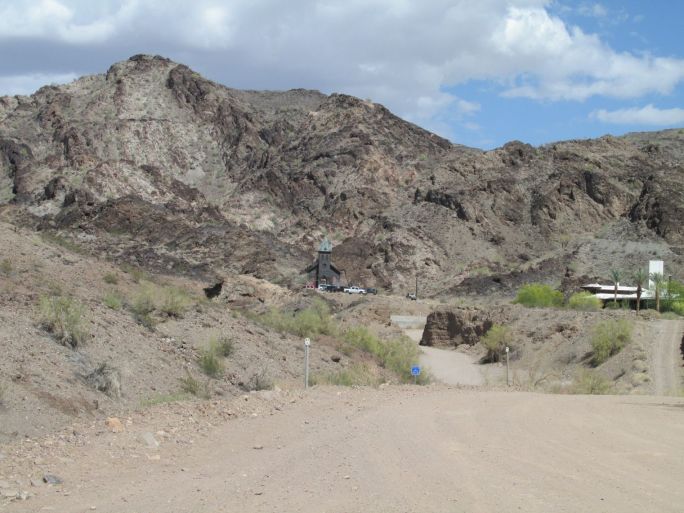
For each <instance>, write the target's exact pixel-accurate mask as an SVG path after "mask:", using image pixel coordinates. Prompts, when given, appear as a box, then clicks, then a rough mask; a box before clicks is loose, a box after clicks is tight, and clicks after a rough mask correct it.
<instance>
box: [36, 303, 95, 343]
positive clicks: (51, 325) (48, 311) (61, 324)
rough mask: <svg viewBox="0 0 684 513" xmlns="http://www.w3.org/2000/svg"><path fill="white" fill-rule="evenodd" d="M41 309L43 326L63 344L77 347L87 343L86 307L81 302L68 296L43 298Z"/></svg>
mask: <svg viewBox="0 0 684 513" xmlns="http://www.w3.org/2000/svg"><path fill="white" fill-rule="evenodd" d="M39 307H40V317H41V325H42V326H43V328H44V329H45V330H47V331H48V332H50V333H52V335H53V336H54V337H55V338H57V340H58V341H59V342H60V343H61V344H63V345H65V346H70V347H77V346H79V345H81V344H82V343H83V342H85V339H86V337H87V332H86V330H85V328H84V326H83V312H84V307H83V305H82V304H81V303H80V302H78V301H77V300H75V299H73V298H70V297H67V296H43V297H41V298H40V304H39Z"/></svg>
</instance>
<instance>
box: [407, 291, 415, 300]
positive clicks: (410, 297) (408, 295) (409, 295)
mask: <svg viewBox="0 0 684 513" xmlns="http://www.w3.org/2000/svg"><path fill="white" fill-rule="evenodd" d="M406 297H407V298H408V299H410V300H411V301H415V300H416V299H418V297H417V296H416V294H415V292H409V293H408V294H406Z"/></svg>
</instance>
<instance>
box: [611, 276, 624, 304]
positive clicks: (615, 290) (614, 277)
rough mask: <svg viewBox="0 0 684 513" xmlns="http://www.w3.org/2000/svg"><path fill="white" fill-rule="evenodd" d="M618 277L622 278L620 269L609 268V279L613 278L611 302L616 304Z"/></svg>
mask: <svg viewBox="0 0 684 513" xmlns="http://www.w3.org/2000/svg"><path fill="white" fill-rule="evenodd" d="M620 278H622V271H620V269H611V270H610V279H611V280H613V286H614V288H613V303H615V304H617V292H618V285H619V283H620Z"/></svg>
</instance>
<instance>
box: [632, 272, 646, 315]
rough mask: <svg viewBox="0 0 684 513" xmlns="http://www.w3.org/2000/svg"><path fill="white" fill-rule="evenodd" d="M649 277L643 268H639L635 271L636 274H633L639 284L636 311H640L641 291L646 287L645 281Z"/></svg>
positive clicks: (635, 281) (637, 284)
mask: <svg viewBox="0 0 684 513" xmlns="http://www.w3.org/2000/svg"><path fill="white" fill-rule="evenodd" d="M647 278H648V274H647V273H646V271H644V270H643V269H637V270H636V271H634V274H633V275H632V279H633V280H634V283H636V286H637V291H636V294H637V300H636V311H637V313H639V308H640V307H641V292H642V290H643V287H644V283H646V279H647Z"/></svg>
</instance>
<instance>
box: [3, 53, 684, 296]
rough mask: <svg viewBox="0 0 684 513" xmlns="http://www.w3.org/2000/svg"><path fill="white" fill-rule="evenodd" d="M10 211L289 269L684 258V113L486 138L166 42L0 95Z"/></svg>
mask: <svg viewBox="0 0 684 513" xmlns="http://www.w3.org/2000/svg"><path fill="white" fill-rule="evenodd" d="M0 208H2V213H3V215H4V216H5V217H6V218H8V219H12V222H15V223H21V224H24V225H29V226H32V227H35V229H37V230H44V231H49V232H57V233H59V234H60V236H62V237H66V238H68V239H70V240H72V241H74V242H75V243H77V244H79V245H81V246H83V247H84V248H85V249H86V250H87V251H89V252H91V253H93V254H95V255H100V256H103V257H106V258H109V259H111V260H112V261H115V262H130V263H135V264H137V265H140V266H143V267H148V268H151V269H155V270H163V271H166V272H173V273H180V274H185V275H191V276H197V277H201V278H205V279H210V278H212V277H214V276H216V275H217V274H221V273H226V272H229V273H240V274H250V275H253V276H256V277H259V278H265V279H268V280H271V281H273V282H277V283H281V284H287V285H291V286H296V285H301V284H302V283H303V282H304V276H303V275H302V274H301V271H302V270H303V269H304V268H305V267H306V266H307V264H308V263H309V262H310V261H311V260H312V258H313V253H314V251H315V247H316V245H317V243H318V241H319V240H320V239H321V238H322V236H323V235H324V234H327V235H329V236H330V237H331V238H332V240H333V243H334V246H335V247H334V250H333V260H334V262H335V264H336V266H337V267H338V268H340V269H343V270H344V271H345V275H346V278H347V280H349V281H352V282H357V283H362V284H366V285H375V286H379V287H383V288H385V289H388V290H392V291H394V292H404V291H405V290H406V289H407V288H412V287H413V284H414V279H415V278H416V277H418V280H419V283H420V288H421V290H422V291H424V292H428V293H431V294H447V293H460V292H490V291H492V292H493V291H503V292H506V291H508V290H510V289H511V288H512V287H514V286H516V285H517V284H518V283H520V282H523V281H527V280H532V279H543V280H548V281H556V282H559V281H560V280H561V278H562V277H563V276H564V275H567V276H568V277H569V276H571V275H573V274H574V275H584V274H586V275H588V276H600V275H603V276H605V275H607V272H608V270H609V269H610V268H612V267H622V268H624V269H634V268H635V267H637V266H640V265H644V264H645V262H646V260H647V259H649V258H654V257H658V258H662V259H664V260H665V261H666V272H667V273H672V274H675V275H679V276H681V275H682V270H684V257H683V254H684V227H683V226H682V222H681V220H682V218H684V130H668V131H663V132H655V133H644V134H631V135H628V136H625V137H620V138H616V137H611V136H605V137H602V138H599V139H596V140H581V141H567V142H560V143H556V144H549V145H545V146H542V147H537V148H535V147H532V146H529V145H527V144H523V143H521V142H511V143H508V144H506V145H505V146H503V147H502V148H499V149H496V150H493V151H487V152H485V151H480V150H477V149H473V148H467V147H463V146H458V145H454V144H452V143H450V142H449V141H446V140H444V139H442V138H440V137H438V136H436V135H434V134H431V133H429V132H427V131H425V130H423V129H421V128H419V127H417V126H415V125H412V124H410V123H408V122H406V121H404V120H402V119H400V118H398V117H397V116H395V115H393V114H392V113H391V112H389V111H388V110H387V109H386V108H384V107H383V106H381V105H378V104H375V103H372V102H370V101H364V100H360V99H357V98H353V97H351V96H346V95H342V94H332V95H324V94H321V93H319V92H316V91H307V90H292V91H285V92H257V91H239V90H235V89H230V88H227V87H224V86H222V85H219V84H215V83H213V82H211V81H209V80H206V79H204V78H202V77H201V76H200V75H198V74H197V73H195V72H193V71H192V70H191V69H189V68H188V67H187V66H184V65H182V64H177V63H174V62H172V61H170V60H168V59H165V58H162V57H158V56H156V57H152V56H144V55H138V56H134V57H131V58H130V59H129V60H127V61H124V62H120V63H117V64H114V65H113V66H112V67H111V68H110V69H109V70H108V71H107V72H106V73H105V74H102V75H95V76H88V77H83V78H81V79H79V80H77V81H75V82H73V83H71V84H68V85H63V86H46V87H43V88H42V89H40V90H39V91H37V92H36V93H35V94H34V95H32V96H30V97H21V96H16V97H2V98H0Z"/></svg>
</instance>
